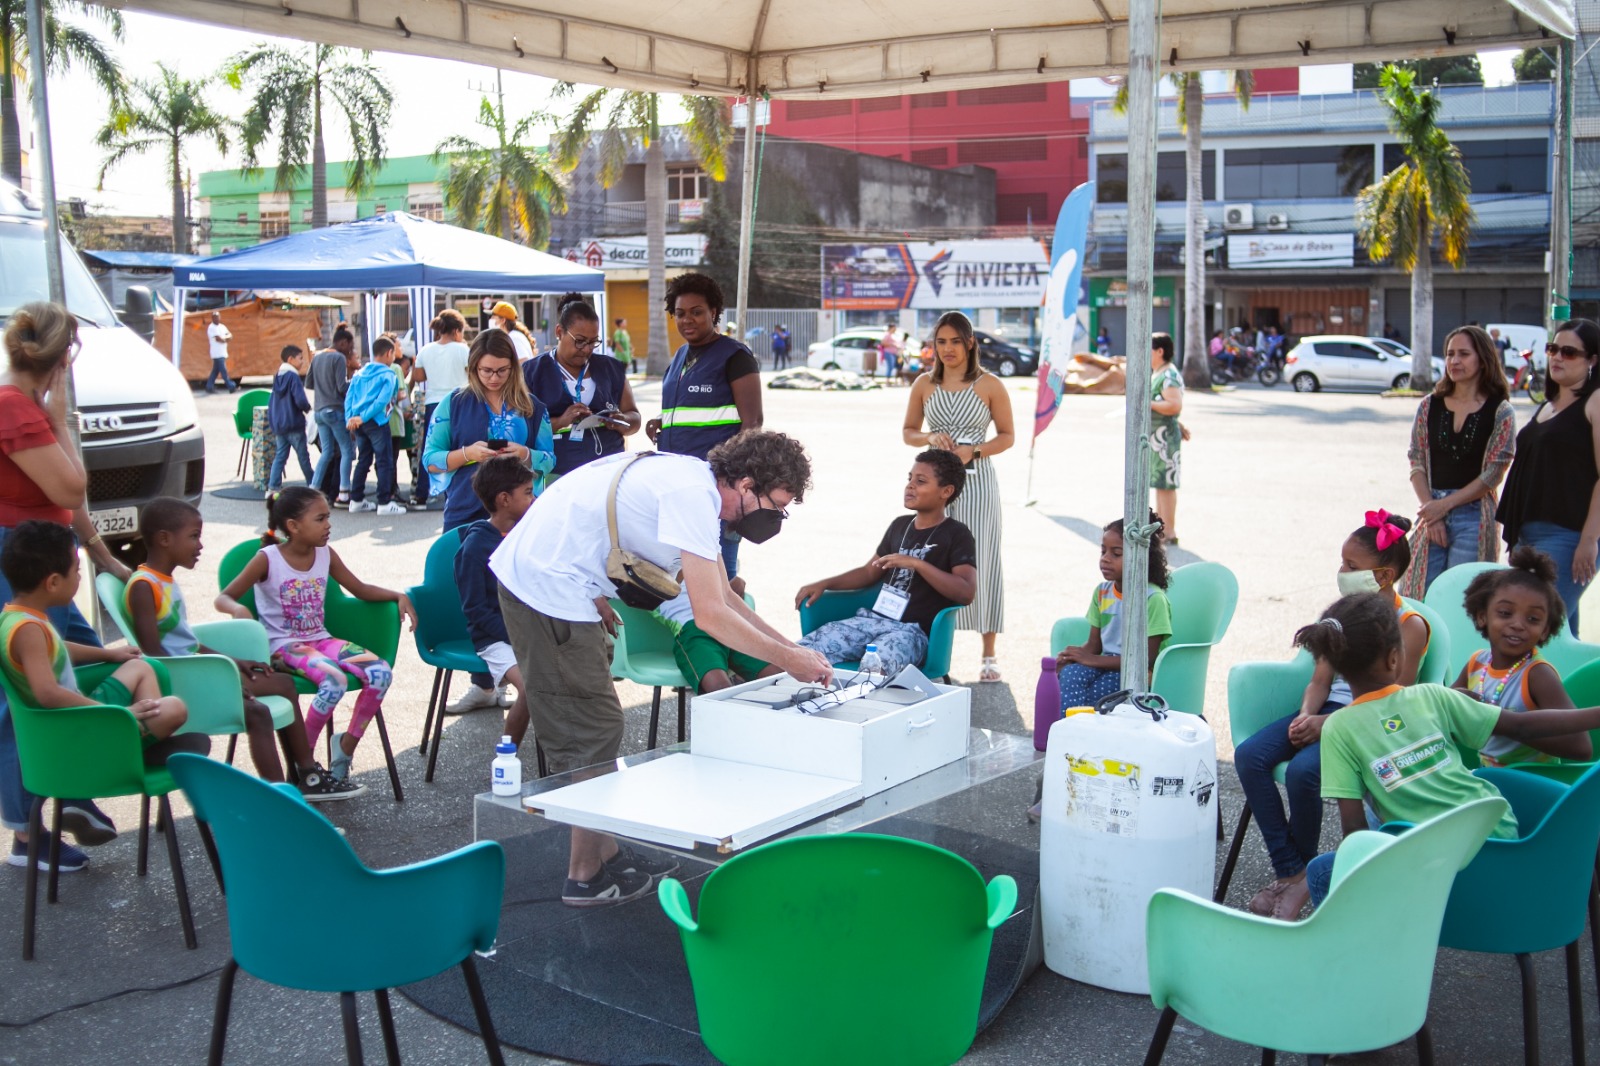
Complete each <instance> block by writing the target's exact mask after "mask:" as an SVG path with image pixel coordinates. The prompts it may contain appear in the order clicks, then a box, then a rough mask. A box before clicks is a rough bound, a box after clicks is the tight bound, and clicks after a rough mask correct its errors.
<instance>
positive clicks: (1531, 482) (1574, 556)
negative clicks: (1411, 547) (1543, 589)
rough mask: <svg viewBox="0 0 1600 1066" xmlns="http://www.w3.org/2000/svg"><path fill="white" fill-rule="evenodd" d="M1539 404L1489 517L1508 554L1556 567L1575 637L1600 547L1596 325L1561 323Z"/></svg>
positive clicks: (1599, 331)
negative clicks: (1530, 550) (1531, 555)
mask: <svg viewBox="0 0 1600 1066" xmlns="http://www.w3.org/2000/svg"><path fill="white" fill-rule="evenodd" d="M1545 353H1546V355H1548V357H1549V360H1550V367H1549V371H1548V374H1547V375H1546V385H1545V397H1546V398H1545V402H1544V403H1542V404H1540V405H1539V409H1538V410H1536V411H1535V412H1534V413H1533V417H1532V418H1530V419H1529V420H1528V424H1527V425H1525V426H1523V427H1522V432H1520V433H1518V434H1517V457H1516V459H1515V460H1513V461H1512V463H1511V472H1510V473H1509V474H1507V475H1506V489H1505V494H1504V495H1503V496H1502V497H1501V500H1500V509H1499V510H1498V511H1496V512H1495V518H1496V519H1498V520H1499V522H1500V524H1501V525H1502V526H1503V527H1504V537H1505V542H1506V546H1507V547H1508V548H1515V547H1517V546H1518V545H1519V544H1527V545H1530V546H1532V547H1534V548H1537V549H1539V550H1540V551H1542V552H1544V553H1545V554H1546V555H1548V556H1550V558H1551V559H1553V560H1555V564H1556V591H1558V592H1559V593H1560V594H1561V602H1562V603H1564V604H1565V605H1566V608H1567V624H1568V625H1570V626H1571V627H1572V633H1573V635H1574V636H1576V635H1577V632H1578V598H1579V597H1580V596H1581V595H1582V594H1583V587H1584V586H1585V585H1587V584H1589V582H1591V581H1593V580H1594V575H1595V555H1596V551H1597V549H1600V395H1597V393H1596V389H1597V388H1600V371H1597V369H1596V364H1597V363H1600V326H1596V325H1595V324H1594V323H1593V322H1591V321H1589V320H1588V319H1584V318H1577V319H1573V320H1572V321H1570V322H1563V323H1561V325H1559V326H1557V327H1556V330H1555V337H1554V339H1553V340H1551V341H1550V343H1549V344H1547V345H1545Z"/></svg>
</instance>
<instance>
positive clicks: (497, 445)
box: [483, 440, 506, 452]
mask: <svg viewBox="0 0 1600 1066" xmlns="http://www.w3.org/2000/svg"><path fill="white" fill-rule="evenodd" d="M483 443H485V444H487V445H488V446H489V447H491V448H493V449H494V450H495V451H497V452H498V451H501V450H502V449H504V448H505V446H506V442H505V441H503V440H486V441H484V442H483Z"/></svg>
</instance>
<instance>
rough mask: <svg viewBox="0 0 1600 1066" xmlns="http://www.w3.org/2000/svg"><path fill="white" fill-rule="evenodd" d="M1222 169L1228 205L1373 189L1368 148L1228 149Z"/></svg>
mask: <svg viewBox="0 0 1600 1066" xmlns="http://www.w3.org/2000/svg"><path fill="white" fill-rule="evenodd" d="M1222 168H1223V175H1222V187H1223V189H1224V190H1226V194H1225V199H1228V200H1310V199H1344V198H1347V197H1350V196H1354V195H1355V194H1356V193H1358V192H1360V191H1361V190H1362V189H1364V188H1366V187H1367V186H1368V185H1371V184H1372V146H1371V145H1370V144H1351V145H1342V146H1341V145H1313V146H1310V147H1305V148H1230V149H1228V150H1227V151H1226V152H1224V153H1223V156H1222Z"/></svg>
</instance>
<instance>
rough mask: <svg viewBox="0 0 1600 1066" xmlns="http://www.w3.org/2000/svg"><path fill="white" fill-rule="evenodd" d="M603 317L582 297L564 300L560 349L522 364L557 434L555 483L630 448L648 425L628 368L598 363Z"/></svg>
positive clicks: (572, 294) (558, 326)
mask: <svg viewBox="0 0 1600 1066" xmlns="http://www.w3.org/2000/svg"><path fill="white" fill-rule="evenodd" d="M600 339H601V338H600V316H599V314H597V313H596V312H595V309H594V306H593V305H592V304H590V303H589V301H588V300H587V299H585V298H584V296H583V294H582V293H576V292H570V293H568V294H567V295H565V296H563V297H562V298H561V302H560V305H559V308H558V309H557V311H556V346H555V347H554V348H552V349H550V350H549V351H548V352H545V353H544V354H543V355H541V356H539V358H537V359H532V360H529V361H528V362H526V363H523V364H522V377H523V381H524V382H525V383H526V385H527V386H528V392H529V394H530V395H532V396H533V398H534V399H535V400H537V401H538V402H540V403H542V404H544V406H545V408H546V409H547V410H548V411H549V412H550V428H551V430H552V431H553V432H554V434H555V456H556V465H555V470H554V471H553V472H552V474H551V480H552V481H553V480H555V479H556V478H558V477H560V476H561V475H562V474H567V473H570V472H572V471H573V470H576V469H577V468H578V467H580V466H583V465H584V464H586V463H592V462H594V461H595V460H596V459H598V458H600V457H601V456H604V455H613V454H615V453H617V452H620V451H623V450H625V449H626V448H627V444H626V443H625V442H624V441H623V439H622V438H623V437H625V436H627V435H628V434H630V433H635V432H637V431H638V429H639V426H640V423H641V422H642V421H643V420H642V418H641V417H640V415H639V408H638V405H637V404H635V403H634V402H633V388H632V387H631V386H630V385H629V384H628V375H627V368H626V367H625V366H624V365H623V364H622V363H619V362H618V361H617V360H615V359H612V358H610V357H609V356H607V357H605V358H601V359H596V358H594V349H595V346H596V345H597V344H599V343H600Z"/></svg>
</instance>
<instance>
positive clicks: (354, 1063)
mask: <svg viewBox="0 0 1600 1066" xmlns="http://www.w3.org/2000/svg"><path fill="white" fill-rule="evenodd" d="M339 1013H340V1014H342V1015H343V1016H344V1057H345V1059H346V1061H348V1062H349V1064H350V1066H363V1060H362V1058H361V1026H360V1024H359V1023H357V1021H356V994H355V993H354V992H340V993H339Z"/></svg>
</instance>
